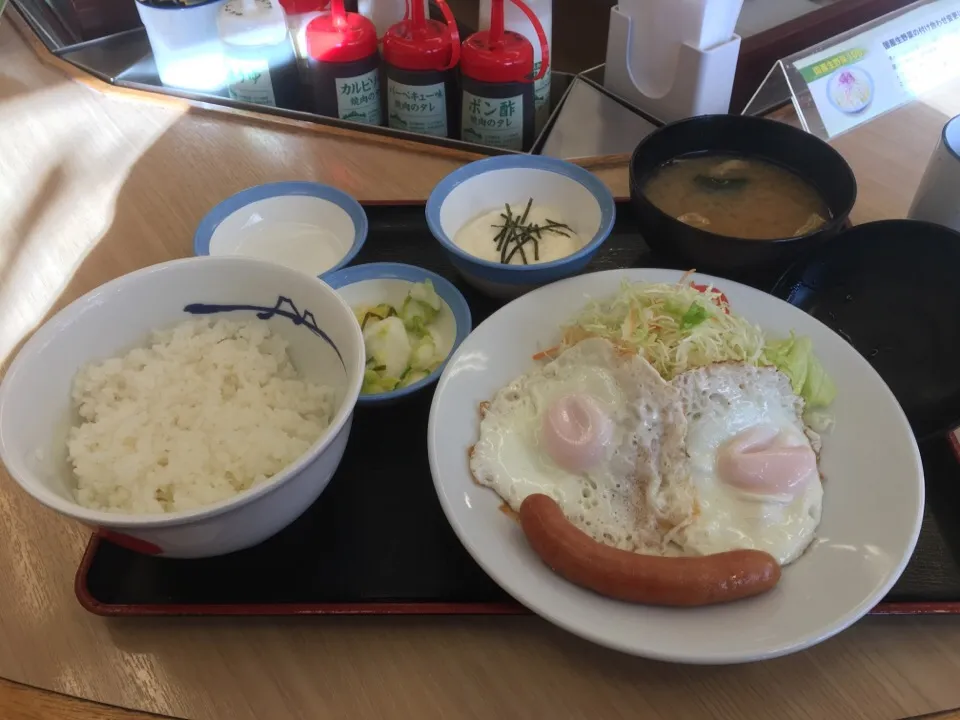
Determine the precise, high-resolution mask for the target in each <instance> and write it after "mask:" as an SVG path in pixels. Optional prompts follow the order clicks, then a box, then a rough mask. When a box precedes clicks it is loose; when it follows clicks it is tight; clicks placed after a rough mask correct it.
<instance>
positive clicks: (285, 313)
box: [0, 258, 365, 558]
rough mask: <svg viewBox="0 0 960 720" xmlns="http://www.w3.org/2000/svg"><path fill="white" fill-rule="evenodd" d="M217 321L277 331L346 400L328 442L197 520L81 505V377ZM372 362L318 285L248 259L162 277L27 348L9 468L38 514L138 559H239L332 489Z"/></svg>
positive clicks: (2, 450) (14, 388) (113, 289)
mask: <svg viewBox="0 0 960 720" xmlns="http://www.w3.org/2000/svg"><path fill="white" fill-rule="evenodd" d="M215 313H216V314H219V313H225V314H228V315H229V317H230V318H231V319H242V320H249V319H251V318H259V319H260V320H262V321H263V322H266V323H269V325H270V329H271V330H272V331H273V332H276V333H278V334H279V335H282V336H283V337H284V339H285V340H287V342H288V343H289V353H290V357H291V359H292V360H293V363H294V365H295V366H296V367H297V369H298V370H299V372H300V373H301V374H302V375H303V376H304V377H305V378H307V379H309V380H311V381H313V382H318V383H322V384H324V385H327V386H330V387H332V388H334V389H335V390H336V391H337V393H338V397H339V406H338V408H337V410H336V412H335V413H334V416H333V420H332V421H331V423H330V426H329V428H328V429H327V431H326V432H325V433H324V434H323V435H322V436H321V437H320V438H319V439H318V440H317V441H316V442H315V443H314V444H313V445H312V446H311V447H310V449H309V450H308V451H307V452H306V453H305V454H304V455H302V456H301V457H300V458H298V459H297V460H296V461H295V462H294V463H293V464H291V465H290V466H289V467H287V468H286V469H285V470H283V471H282V472H279V473H277V474H276V475H275V476H274V477H272V478H271V479H270V480H269V481H267V482H265V483H263V484H261V485H257V486H255V487H253V488H251V489H249V490H247V491H245V492H242V493H240V494H239V495H236V496H234V497H232V498H229V499H227V500H223V501H221V502H218V503H215V504H212V505H208V506H206V507H203V508H200V509H197V510H191V511H186V512H174V513H158V514H149V515H138V514H124V513H113V512H106V511H100V510H91V509H89V508H86V507H84V506H82V505H79V504H78V503H77V502H76V499H75V497H74V494H73V489H74V488H75V487H76V480H75V478H74V474H73V470H72V468H71V467H70V464H69V461H68V459H67V448H66V438H67V432H68V430H69V427H70V425H71V424H73V423H74V422H75V421H76V410H75V409H74V407H73V403H72V400H71V387H72V384H73V379H74V376H75V375H76V373H77V371H78V370H79V369H80V367H81V366H83V365H86V364H87V363H90V362H94V361H99V360H104V359H107V358H110V357H115V356H117V355H119V354H121V353H124V352H126V351H128V350H129V349H131V348H133V347H136V346H138V345H141V344H142V343H143V342H144V341H145V340H146V339H147V338H148V337H149V335H150V333H151V331H153V330H155V329H158V328H164V327H171V326H173V325H176V324H177V323H179V322H182V321H184V320H187V319H189V318H191V317H196V316H197V315H210V314H215ZM364 361H365V356H364V349H363V336H362V335H361V333H360V328H359V327H358V325H357V321H356V319H355V318H354V316H353V312H352V311H351V310H350V308H349V306H348V305H347V304H346V303H345V302H344V301H343V300H342V299H341V298H340V296H339V295H338V294H337V293H336V292H335V291H334V290H333V289H331V288H330V287H329V286H328V285H327V284H326V283H324V282H322V281H321V280H318V279H317V278H315V277H310V276H309V275H305V274H303V273H299V272H296V271H295V270H289V269H287V268H284V267H281V266H279V265H273V264H271V263H266V262H260V261H257V260H249V259H247V258H187V259H185V260H174V261H172V262H168V263H163V264H160V265H154V266H152V267H147V268H144V269H142V270H138V271H136V272H133V273H130V274H129V275H124V276H123V277H120V278H117V279H116V280H113V281H111V282H108V283H107V284H106V285H103V286H101V287H99V288H97V289H96V290H94V291H92V292H90V293H88V294H86V295H84V296H83V297H81V298H80V299H78V300H76V301H74V302H73V303H71V304H70V305H68V306H67V307H66V308H64V309H63V310H61V311H60V312H59V313H57V314H56V315H55V316H54V317H53V318H52V319H51V320H49V321H48V322H47V323H45V324H44V325H43V326H42V327H41V328H40V329H39V330H37V332H36V333H34V335H33V337H31V338H30V340H28V341H27V342H26V343H25V344H24V346H23V348H22V349H21V350H20V352H19V353H18V354H17V357H16V358H15V359H14V361H13V363H12V364H11V365H10V369H9V370H8V371H7V374H6V376H5V377H4V379H3V383H2V384H0V459H2V460H3V462H4V464H5V465H6V466H7V469H8V470H9V472H10V475H12V476H13V479H14V480H16V481H17V483H19V484H20V486H21V487H22V488H23V489H24V490H26V491H27V492H28V493H29V494H30V495H32V496H33V497H34V498H36V499H37V500H39V501H40V502H41V503H43V504H44V505H46V506H47V507H50V508H52V509H54V510H56V511H57V512H59V513H61V514H63V515H66V516H68V517H71V518H74V519H76V520H79V521H80V522H82V523H85V524H87V525H90V526H92V527H94V528H100V529H104V530H106V531H107V533H108V535H109V537H110V539H112V540H114V541H116V542H119V543H121V544H124V545H127V546H128V547H130V548H131V549H135V550H138V551H140V552H149V553H153V554H161V555H165V556H168V557H181V558H194V557H209V556H213V555H221V554H223V553H228V552H232V551H234V550H240V549H243V548H246V547H250V546H251V545H256V544H257V543H259V542H262V541H263V540H266V539H267V538H268V537H270V536H271V535H273V534H275V533H276V532H278V531H280V530H282V529H283V528H284V527H286V526H287V525H289V524H290V523H291V522H293V521H294V520H295V519H296V518H297V517H299V515H300V514H301V513H302V512H303V511H304V510H306V509H307V508H308V507H310V505H311V504H313V502H314V501H315V500H316V499H317V497H319V495H320V493H321V492H323V490H324V488H326V486H327V483H328V482H329V481H330V478H331V477H332V476H333V473H334V471H335V470H336V469H337V465H338V464H339V463H340V459H341V457H342V456H343V451H344V449H345V448H346V445H347V437H348V436H349V434H350V425H351V422H352V418H353V408H354V405H355V404H356V401H357V396H358V395H359V393H360V386H361V384H362V382H363V371H364V364H365V363H364Z"/></svg>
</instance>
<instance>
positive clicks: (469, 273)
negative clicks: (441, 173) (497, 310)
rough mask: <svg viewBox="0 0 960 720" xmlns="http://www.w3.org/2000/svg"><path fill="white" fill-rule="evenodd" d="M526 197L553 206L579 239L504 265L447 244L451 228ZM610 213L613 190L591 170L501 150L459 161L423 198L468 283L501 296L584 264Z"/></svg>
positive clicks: (434, 228) (608, 225)
mask: <svg viewBox="0 0 960 720" xmlns="http://www.w3.org/2000/svg"><path fill="white" fill-rule="evenodd" d="M530 198H532V199H533V202H534V203H535V204H537V205H542V206H545V207H548V208H551V209H552V210H554V211H555V212H557V214H558V215H559V216H560V217H558V218H557V220H558V221H559V222H565V223H566V224H568V225H569V226H570V227H571V228H572V229H573V230H575V231H576V232H577V234H578V235H579V236H580V237H581V238H583V239H585V240H586V243H585V244H584V245H583V247H581V248H580V249H579V250H577V251H576V252H575V253H573V254H572V255H567V256H566V257H563V258H560V259H559V260H553V261H551V262H543V263H534V264H530V265H505V264H503V263H500V262H494V261H489V260H483V259H481V258H478V257H476V256H475V255H471V254H470V253H468V252H466V251H465V250H463V249H462V248H460V247H459V246H457V245H456V244H455V243H454V238H455V237H456V235H457V232H458V231H459V230H460V229H461V228H462V227H463V226H464V225H466V224H467V223H468V222H470V221H471V220H473V219H474V218H476V217H478V216H480V215H482V214H484V213H487V212H490V211H492V210H496V209H498V208H502V207H503V206H504V204H509V205H511V206H512V207H517V206H520V207H523V205H525V204H526V202H527V201H528V199H530ZM615 219H616V205H615V203H614V200H613V195H612V194H611V193H610V190H608V189H607V186H606V185H604V184H603V183H602V182H601V181H600V179H599V178H597V176H596V175H593V174H592V173H590V172H588V171H586V170H584V169H583V168H581V167H578V166H577V165H574V164H572V163H568V162H565V161H564V160H557V159H555V158H549V157H541V156H537V155H504V156H500V157H492V158H487V159H485V160H478V161H476V162H472V163H470V164H468V165H464V166H463V167H462V168H460V169H458V170H455V171H454V172H452V173H450V174H449V175H447V177H445V178H444V179H443V180H441V181H440V183H439V184H438V185H437V186H436V187H435V188H434V189H433V192H431V193H430V197H429V199H428V200H427V225H428V226H429V227H430V232H431V233H433V236H434V237H435V238H436V239H437V240H438V241H439V242H440V244H441V245H442V246H443V248H444V250H446V252H447V256H448V257H449V259H450V262H452V263H453V265H454V267H455V268H456V269H457V271H458V272H459V273H460V274H461V275H463V277H464V279H465V280H466V281H467V282H469V283H470V284H471V285H473V286H474V287H476V288H477V289H478V290H480V291H482V292H484V293H486V294H487V295H491V296H493V297H497V298H501V299H506V298H512V297H517V296H519V295H522V294H523V293H524V292H526V291H528V290H531V289H533V288H535V287H537V286H539V285H546V284H547V283H551V282H553V281H555V280H560V279H562V278H565V277H569V276H571V275H575V274H577V273H578V272H580V271H581V270H583V268H584V267H586V265H587V263H589V262H590V260H591V259H592V258H593V256H594V255H595V254H596V252H597V250H599V249H600V246H601V245H602V244H603V242H604V241H605V240H606V239H607V237H608V236H609V235H610V230H611V229H612V228H613V222H614V220H615ZM492 241H493V236H492V235H491V242H492Z"/></svg>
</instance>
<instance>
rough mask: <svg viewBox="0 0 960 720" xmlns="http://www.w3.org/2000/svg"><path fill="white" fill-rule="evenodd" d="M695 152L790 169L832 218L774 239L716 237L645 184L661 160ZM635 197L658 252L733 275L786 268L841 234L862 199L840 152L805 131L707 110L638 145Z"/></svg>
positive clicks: (633, 162)
mask: <svg viewBox="0 0 960 720" xmlns="http://www.w3.org/2000/svg"><path fill="white" fill-rule="evenodd" d="M698 153H717V154H720V155H740V156H744V157H751V158H758V159H761V160H767V161H769V162H772V163H775V164H777V165H779V166H781V167H783V168H786V169H787V170H790V171H792V172H793V173H794V174H795V175H797V176H799V177H800V178H801V179H802V180H804V181H806V182H807V183H808V184H810V185H811V186H812V187H813V188H815V189H816V190H817V191H818V192H819V193H820V196H821V197H822V198H823V200H824V201H825V202H826V204H827V207H828V208H829V209H830V215H831V217H830V220H829V221H828V222H827V223H826V224H825V225H823V226H822V227H821V228H820V229H819V230H817V231H816V232H813V233H810V234H808V235H802V236H797V237H790V238H781V239H777V240H747V239H743V238H736V237H728V236H725V235H717V234H715V233H712V232H708V231H707V230H702V229H700V228H696V227H692V226H690V225H687V224H686V223H683V222H680V221H679V220H677V219H676V218H675V217H672V216H671V215H668V214H666V213H665V212H663V211H662V210H660V209H659V208H657V207H656V206H655V205H654V204H653V203H651V202H650V201H649V200H647V198H646V196H645V195H644V193H643V187H644V185H645V183H646V182H647V180H648V179H649V177H650V176H651V175H652V174H653V173H654V171H656V170H657V168H659V167H660V166H661V165H663V164H664V163H666V162H668V161H669V160H674V159H676V158H679V157H682V156H684V155H691V154H698ZM630 198H631V200H632V202H633V207H634V209H635V211H636V216H637V219H638V223H639V230H640V232H641V234H642V235H643V239H644V240H645V241H646V242H647V244H648V245H649V246H650V247H651V248H653V249H654V250H655V251H657V252H658V253H659V254H662V255H664V256H666V257H668V258H670V259H671V260H675V261H679V262H683V263H686V264H688V265H689V266H690V267H691V268H696V269H697V270H700V271H702V272H710V273H714V274H720V275H726V276H728V277H731V276H733V277H736V276H741V275H746V274H750V273H755V272H757V271H765V272H777V271H782V270H784V269H785V268H786V267H787V266H788V265H789V264H790V263H791V262H793V261H794V260H796V259H797V258H798V257H799V256H800V255H802V254H804V253H806V252H808V251H810V250H812V249H814V248H816V247H818V246H819V245H821V244H822V243H823V242H824V241H825V240H828V239H829V238H831V237H833V236H834V235H836V234H837V232H839V231H840V229H841V228H842V227H843V226H844V225H845V224H846V222H847V217H848V216H849V214H850V211H851V210H852V209H853V204H854V202H855V201H856V199H857V181H856V179H855V178H854V176H853V171H852V170H851V169H850V166H849V165H847V163H846V161H845V160H844V159H843V158H842V157H841V156H840V153H838V152H837V151H836V150H834V149H833V148H832V147H830V146H829V145H827V143H825V142H823V141H822V140H820V139H819V138H816V137H814V136H813V135H810V134H808V133H805V132H803V131H802V130H798V129H796V128H794V127H791V126H789V125H785V124H784V123H781V122H777V121H775V120H765V119H763V118H757V117H749V116H744V115H702V116H700V117H694V118H689V119H687V120H681V121H679V122H675V123H671V124H670V125H665V126H664V127H662V128H659V129H658V130H656V131H655V132H653V133H652V134H650V135H648V136H647V137H646V138H645V139H644V140H643V141H642V142H641V143H640V144H639V145H638V146H637V148H636V150H634V152H633V157H632V158H631V160H630Z"/></svg>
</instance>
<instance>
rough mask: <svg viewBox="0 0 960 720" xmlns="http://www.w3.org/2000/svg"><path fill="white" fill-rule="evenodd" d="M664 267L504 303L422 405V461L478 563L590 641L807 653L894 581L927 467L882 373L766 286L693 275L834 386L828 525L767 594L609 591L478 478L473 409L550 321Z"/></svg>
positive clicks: (532, 348) (692, 656)
mask: <svg viewBox="0 0 960 720" xmlns="http://www.w3.org/2000/svg"><path fill="white" fill-rule="evenodd" d="M680 275H681V274H680V273H679V272H677V271H673V270H651V269H630V270H614V271H609V272H601V273H594V274H592V275H582V276H580V277H575V278H570V279H569V280H564V281H561V282H558V283H554V284H553V285H549V286H547V287H544V288H541V289H539V290H536V291H534V292H532V293H529V294H528V295H524V296H523V297H521V298H519V299H518V300H515V301H513V302H512V303H510V304H509V305H506V306H505V307H503V308H501V309H500V310H499V311H498V312H496V313H495V314H494V315H492V316H491V317H490V318H489V319H487V320H486V321H485V322H484V323H482V324H481V325H480V326H479V327H478V328H477V329H476V330H474V331H473V333H472V334H471V335H470V336H469V337H468V338H467V339H466V340H465V341H464V342H463V344H462V345H461V346H460V348H459V350H458V351H457V352H456V354H455V355H454V356H453V357H452V358H451V360H450V362H449V363H448V365H447V368H446V370H445V371H444V373H443V375H442V376H441V378H440V382H439V384H438V386H437V390H436V394H435V395H434V399H433V406H432V408H431V411H430V423H429V429H428V446H429V455H430V469H431V472H432V474H433V480H434V484H435V485H436V488H437V493H438V495H439V497H440V502H441V505H442V506H443V510H444V512H445V513H446V515H447V519H448V520H449V521H450V524H451V525H452V526H453V529H454V530H455V531H456V533H457V535H458V536H459V538H460V540H461V542H462V543H463V544H464V546H465V547H466V548H467V550H468V551H469V552H470V554H471V555H472V556H473V558H474V560H476V561H477V562H478V563H479V564H480V566H481V567H482V568H483V569H484V570H485V571H486V572H487V574H488V575H490V577H492V578H493V579H494V580H495V581H496V582H497V583H499V584H500V585H501V586H502V587H503V588H504V589H505V590H506V591H507V592H509V593H510V594H511V595H513V597H515V598H516V599H517V600H519V601H520V602H521V603H523V604H524V605H526V606H527V607H528V608H530V609H531V610H533V611H534V612H536V613H538V614H539V615H541V616H543V617H544V618H546V619H547V620H549V621H550V622H553V623H555V624H556V625H559V626H560V627H562V628H565V629H566V630H569V631H570V632H572V633H575V634H577V635H580V636H581V637H583V638H586V639H587V640H591V641H593V642H596V643H599V644H600V645H605V646H607V647H610V648H614V649H617V650H621V651H624V652H627V653H631V654H634V655H640V656H643V657H648V658H654V659H658V660H670V661H675V662H688V663H718V664H719V663H735V662H746V661H752V660H762V659H766V658H773V657H778V656H780V655H786V654H788V653H791V652H796V651H798V650H802V649H804V648H808V647H810V646H811V645H814V644H816V643H818V642H821V641H822V640H825V639H827V638H829V637H831V636H832V635H834V634H836V633H838V632H840V631H841V630H843V629H844V628H846V627H848V626H850V625H851V624H853V623H854V622H856V621H857V620H858V619H860V617H862V616H863V615H864V614H865V613H867V612H868V611H869V610H870V609H871V608H872V607H873V606H874V605H875V604H876V603H877V602H879V601H880V600H881V599H882V598H883V596H884V595H885V594H886V593H887V592H888V591H889V589H890V588H891V587H892V586H893V584H894V582H895V581H896V580H897V578H898V577H899V576H900V573H901V572H902V571H903V568H904V567H905V566H906V564H907V561H908V560H909V558H910V555H911V554H912V553H913V548H914V545H915V544H916V541H917V535H918V534H919V532H920V522H921V518H922V515H923V499H924V486H923V468H922V466H921V463H920V453H919V450H918V448H917V444H916V441H915V440H914V437H913V433H912V432H911V431H910V426H909V424H908V423H907V419H906V417H905V416H904V414H903V411H902V410H901V409H900V406H899V405H898V404H897V401H896V399H894V397H893V394H892V393H891V392H890V390H889V389H888V388H887V386H886V384H885V383H884V382H883V380H881V379H880V376H879V375H878V374H877V373H876V371H874V369H873V368H872V367H871V366H870V365H869V363H867V361H866V360H865V359H864V358H863V357H862V356H861V355H860V354H859V353H857V351H856V350H854V349H853V348H852V347H851V346H850V345H849V344H847V342H846V341H844V340H843V339H842V338H841V337H840V336H839V335H837V334H836V333H834V332H833V331H832V330H830V329H829V328H827V327H826V326H825V325H822V324H821V323H820V322H818V321H817V320H815V319H814V318H813V317H811V316H809V315H807V314H806V313H804V312H803V311H801V310H799V309H797V308H795V307H793V306H792V305H790V304H788V303H786V302H784V301H782V300H779V299H777V298H774V297H772V296H770V295H767V294H766V293H763V292H760V291H759V290H754V289H752V288H749V287H746V286H744V285H740V284H738V283H735V282H731V281H728V280H722V279H717V278H711V277H708V276H705V275H698V276H694V277H693V278H692V279H693V280H695V281H696V282H698V283H704V282H706V283H713V284H714V285H715V286H716V287H718V288H719V289H720V290H722V291H723V292H724V293H726V295H727V297H728V298H729V300H730V305H731V308H732V309H733V311H734V312H737V313H739V314H740V315H742V316H744V317H746V318H747V319H749V320H750V321H752V322H754V323H757V324H758V325H760V327H761V328H763V329H764V330H765V331H766V332H767V333H768V334H769V335H771V336H773V337H782V336H786V335H787V334H788V333H789V332H790V330H795V331H796V332H797V333H798V334H801V335H808V336H809V337H810V338H811V339H812V340H813V343H814V349H815V351H816V353H817V356H818V357H819V358H820V360H821V361H822V363H823V365H824V367H825V368H826V370H827V372H829V373H830V375H831V376H832V377H833V379H834V381H835V382H836V384H837V388H838V396H837V399H836V401H835V403H834V405H833V407H832V411H833V414H834V416H835V418H836V426H835V427H834V429H833V430H832V432H831V433H830V434H829V435H827V436H826V437H825V438H824V443H823V454H822V465H821V469H822V471H823V473H824V475H825V482H824V489H825V496H824V509H823V520H822V523H821V525H820V528H819V531H818V533H817V540H816V541H815V543H814V544H813V546H812V547H811V548H810V549H809V550H808V551H807V552H806V553H805V554H804V555H803V557H801V558H800V559H799V560H797V561H796V562H795V563H793V564H792V565H790V566H788V567H787V568H785V569H784V572H783V577H782V579H781V581H780V583H779V585H778V586H777V587H776V588H775V589H774V590H773V591H771V592H769V593H767V594H765V595H763V596H760V597H757V598H752V599H749V600H743V601H740V602H736V603H731V604H728V605H721V606H713V607H708V608H697V609H674V608H658V607H649V606H643V605H632V604H629V603H623V602H618V601H615V600H610V599H607V598H604V597H601V596H599V595H596V594H594V593H592V592H589V591H587V590H583V589H581V588H579V587H576V586H574V585H572V584H570V583H568V582H567V581H565V580H563V579H562V578H560V577H559V576H557V575H555V574H554V573H553V572H551V571H550V570H549V569H548V568H547V567H546V566H545V565H544V564H543V563H541V562H540V560H539V558H538V557H537V556H536V555H535V554H534V552H533V551H532V550H531V549H530V547H529V546H528V545H527V543H526V540H525V539H524V536H523V533H522V531H521V530H520V527H519V525H518V524H517V523H516V522H514V521H513V520H511V519H510V518H508V517H507V516H506V515H505V514H504V513H503V512H501V511H500V510H499V507H500V505H501V501H500V498H499V497H498V496H497V495H496V494H495V493H494V492H493V491H492V490H489V489H487V488H483V487H480V486H478V485H477V484H475V483H474V482H473V479H472V477H471V475H470V471H469V467H468V465H467V451H468V449H469V448H470V446H471V445H473V444H474V443H475V442H476V441H477V437H478V429H479V417H478V413H477V410H478V406H479V405H480V403H481V402H483V401H484V400H489V399H490V398H492V397H493V395H494V393H495V392H496V391H497V390H498V389H500V388H501V387H503V386H504V385H506V384H507V383H508V382H510V381H511V380H513V379H514V378H515V377H517V376H519V375H521V374H522V373H524V372H526V371H528V370H529V369H530V368H531V367H533V365H534V363H533V361H532V360H531V355H533V354H534V353H535V352H537V351H538V350H540V349H543V348H546V347H550V346H551V345H553V344H555V343H556V342H557V341H558V340H559V326H560V325H561V324H562V323H564V322H566V321H568V320H569V319H570V317H572V316H573V315H574V314H575V313H576V312H577V311H578V310H580V308H582V307H583V306H584V305H585V304H586V303H587V301H588V300H590V299H591V298H599V297H606V296H609V295H612V294H613V293H615V292H616V291H617V289H618V287H619V285H620V282H621V281H622V280H624V279H629V280H631V281H634V282H638V281H645V282H676V281H677V280H678V279H679V278H680Z"/></svg>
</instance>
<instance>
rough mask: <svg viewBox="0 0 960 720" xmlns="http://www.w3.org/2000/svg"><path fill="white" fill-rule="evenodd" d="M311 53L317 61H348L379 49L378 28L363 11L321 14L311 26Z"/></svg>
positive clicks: (369, 54) (308, 40) (309, 49)
mask: <svg viewBox="0 0 960 720" xmlns="http://www.w3.org/2000/svg"><path fill="white" fill-rule="evenodd" d="M306 38H307V43H306V44H307V55H308V56H309V57H310V58H312V59H313V60H316V61H317V62H328V63H348V62H354V61H355V60H362V59H364V58H368V57H370V56H371V55H375V54H376V52H377V29H376V28H375V27H374V25H373V23H372V22H371V21H370V20H368V19H367V18H365V17H364V16H363V15H360V14H359V13H352V12H348V13H345V15H344V16H343V17H342V18H337V17H335V16H334V15H321V16H320V17H317V18H314V19H313V20H311V21H310V23H309V24H308V25H307V29H306Z"/></svg>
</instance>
